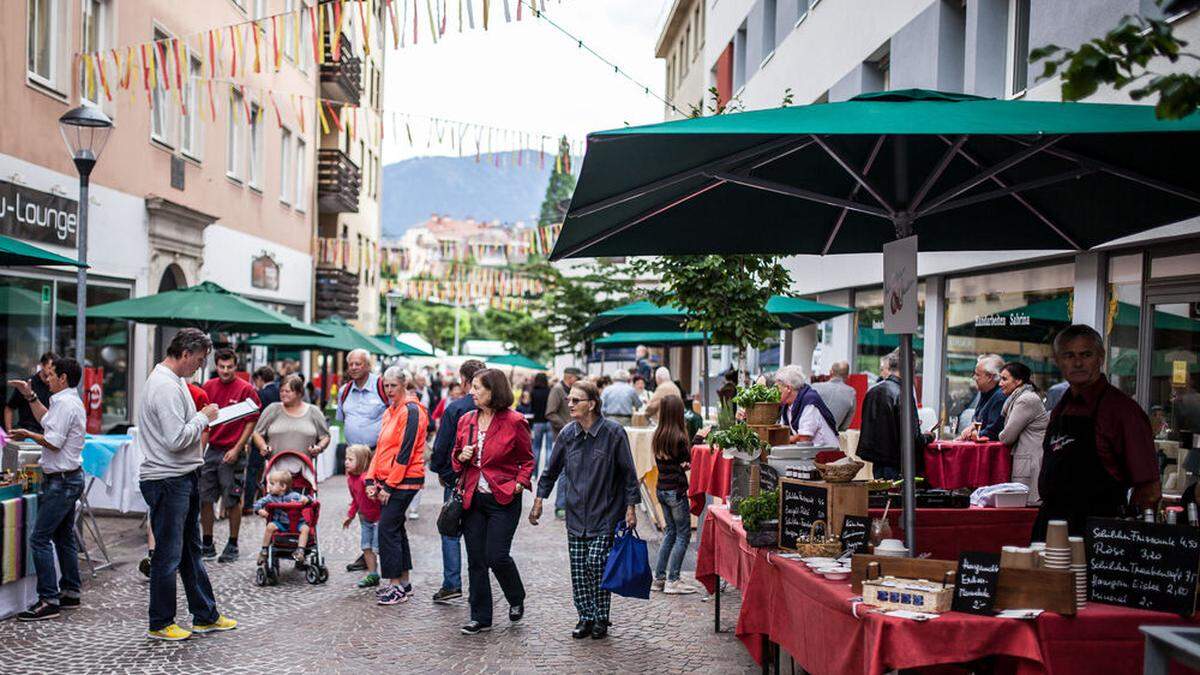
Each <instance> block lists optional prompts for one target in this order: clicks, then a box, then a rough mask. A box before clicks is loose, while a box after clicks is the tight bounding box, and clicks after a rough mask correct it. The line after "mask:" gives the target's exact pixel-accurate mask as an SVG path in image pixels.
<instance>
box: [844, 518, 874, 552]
mask: <svg viewBox="0 0 1200 675" xmlns="http://www.w3.org/2000/svg"><path fill="white" fill-rule="evenodd" d="M870 534H871V519H870V518H869V517H867V516H851V515H846V516H845V517H843V518H842V534H841V539H842V552H843V553H844V552H846V551H848V550H849V551H853V552H854V553H866V552H867V542H868V537H869V535H870Z"/></svg>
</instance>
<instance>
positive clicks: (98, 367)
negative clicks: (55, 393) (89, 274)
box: [38, 279, 132, 433]
mask: <svg viewBox="0 0 1200 675" xmlns="http://www.w3.org/2000/svg"><path fill="white" fill-rule="evenodd" d="M43 283H50V281H48V280H47V281H45V282H43ZM55 286H56V291H57V292H56V296H57V304H56V306H55V314H56V316H55V331H54V334H55V345H54V350H55V351H56V352H58V353H59V354H70V355H72V356H74V355H75V311H74V309H73V308H74V306H75V297H76V291H75V289H76V288H78V287H77V286H76V285H75V280H73V279H72V280H70V281H67V280H58V281H57V282H55ZM131 291H132V289H131V288H130V287H128V286H116V285H111V284H102V283H99V282H94V281H93V280H92V279H88V283H87V306H88V307H95V306H96V305H103V304H105V303H109V302H116V301H118V300H128V299H129V298H130V297H131V296H132V292H131ZM68 303H70V304H68ZM64 309H66V311H64ZM128 326H129V324H128V323H126V322H125V321H121V320H117V319H97V318H92V317H88V318H87V319H86V321H85V323H84V338H85V340H84V358H85V361H86V364H87V365H88V367H89V369H91V368H95V370H93V371H92V375H93V377H96V378H97V383H98V384H100V386H101V392H102V393H101V395H100V408H101V422H100V428H99V429H97V428H96V427H92V428H90V429H88V431H89V432H92V433H95V432H99V431H102V430H105V429H108V428H109V427H111V426H112V425H115V424H121V423H125V422H128V421H129V413H130V410H129V371H128V364H129V362H130V357H131V356H132V355H131V354H130V346H131V345H130V332H129V331H128ZM38 353H40V352H38ZM81 365H83V364H81ZM85 376H86V371H85ZM88 388H89V390H91V389H92V387H91V386H90V384H89V387H88ZM93 429H94V430H95V431H93Z"/></svg>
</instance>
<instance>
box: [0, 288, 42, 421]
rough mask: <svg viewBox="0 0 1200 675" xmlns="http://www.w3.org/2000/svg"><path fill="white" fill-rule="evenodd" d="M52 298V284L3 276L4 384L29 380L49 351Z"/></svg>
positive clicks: (0, 352)
mask: <svg viewBox="0 0 1200 675" xmlns="http://www.w3.org/2000/svg"><path fill="white" fill-rule="evenodd" d="M53 298H54V282H53V281H52V280H49V279H26V278H21V277H10V276H0V367H3V370H4V372H3V376H4V381H5V382H7V381H9V380H16V379H23V378H27V377H29V376H30V375H31V374H33V371H34V370H35V369H36V368H37V365H38V358H39V357H40V356H41V355H42V354H43V353H44V352H47V351H49V350H50V347H51V343H50V338H51V335H50V333H51V327H52V324H53V321H54V315H53V313H52V312H53V309H54V307H53ZM15 423H16V422H15V420H14V424H15Z"/></svg>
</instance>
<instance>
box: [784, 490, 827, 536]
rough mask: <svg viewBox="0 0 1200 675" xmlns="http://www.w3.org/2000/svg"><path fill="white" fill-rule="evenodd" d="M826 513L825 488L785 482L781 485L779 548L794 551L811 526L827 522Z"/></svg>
mask: <svg viewBox="0 0 1200 675" xmlns="http://www.w3.org/2000/svg"><path fill="white" fill-rule="evenodd" d="M828 513H829V502H828V492H827V491H826V490H825V488H823V487H819V486H815V485H803V484H801V483H797V482H795V481H790V480H788V479H786V478H785V479H783V480H782V481H780V482H779V547H780V548H788V549H794V548H795V547H796V538H797V537H800V536H801V535H803V536H808V533H809V530H810V528H812V524H813V523H815V522H816V521H818V520H826V518H827V516H828ZM826 524H828V522H827V523H826Z"/></svg>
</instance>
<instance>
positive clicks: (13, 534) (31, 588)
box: [0, 494, 38, 620]
mask: <svg viewBox="0 0 1200 675" xmlns="http://www.w3.org/2000/svg"><path fill="white" fill-rule="evenodd" d="M37 503H38V498H37V495H32V494H30V495H22V496H20V497H14V498H12V499H7V500H5V501H2V502H0V620H3V619H7V618H8V617H10V616H13V615H14V614H16V613H17V612H23V611H25V610H26V609H28V608H29V606H30V605H32V604H33V603H34V602H36V601H37V575H36V573H35V570H34V567H33V552H32V551H30V550H29V546H28V543H27V542H28V540H29V533H30V532H31V531H32V530H33V524H34V522H35V521H37Z"/></svg>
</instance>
